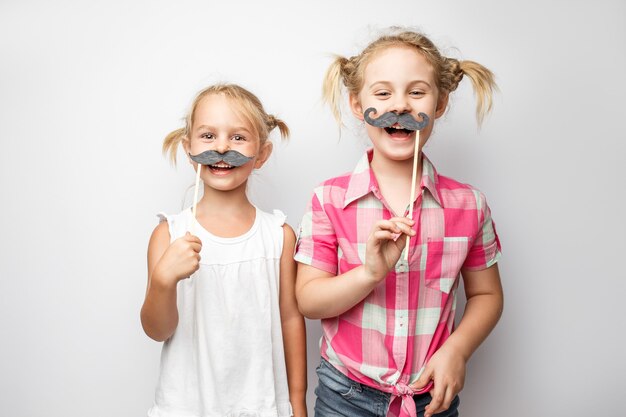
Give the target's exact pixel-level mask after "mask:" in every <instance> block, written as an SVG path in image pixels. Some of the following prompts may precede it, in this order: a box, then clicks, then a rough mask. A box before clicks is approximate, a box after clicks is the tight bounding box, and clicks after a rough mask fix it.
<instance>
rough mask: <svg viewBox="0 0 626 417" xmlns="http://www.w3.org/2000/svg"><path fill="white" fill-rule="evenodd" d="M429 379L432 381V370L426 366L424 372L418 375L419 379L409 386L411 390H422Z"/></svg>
mask: <svg viewBox="0 0 626 417" xmlns="http://www.w3.org/2000/svg"><path fill="white" fill-rule="evenodd" d="M431 379H434V377H433V370H432V369H431V368H429V367H428V366H427V367H426V369H424V372H422V374H421V375H420V377H419V378H417V381H415V382H414V383H412V384H411V388H413V389H414V390H420V389H422V388H424V387H425V386H426V384H428V383H429V382H430V380H431Z"/></svg>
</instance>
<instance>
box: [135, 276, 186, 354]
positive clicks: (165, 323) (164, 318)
mask: <svg viewBox="0 0 626 417" xmlns="http://www.w3.org/2000/svg"><path fill="white" fill-rule="evenodd" d="M141 324H142V326H143V329H144V331H145V332H146V334H147V335H148V336H149V337H150V338H152V339H154V340H156V341H159V342H161V341H164V340H166V339H168V338H169V337H170V336H171V335H172V334H174V330H176V326H177V325H178V308H177V305H176V286H167V285H162V284H160V283H159V282H158V281H155V280H153V281H152V282H151V283H150V285H149V287H148V291H147V293H146V299H145V300H144V303H143V306H142V308H141Z"/></svg>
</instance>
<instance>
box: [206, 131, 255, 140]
mask: <svg viewBox="0 0 626 417" xmlns="http://www.w3.org/2000/svg"><path fill="white" fill-rule="evenodd" d="M200 139H202V140H204V141H207V142H211V141H213V140H215V139H216V135H215V134H213V133H211V132H204V133H201V134H200ZM230 140H231V141H233V142H245V141H246V140H247V139H246V137H245V136H243V135H240V134H237V133H236V134H234V135H232V136H231V137H230Z"/></svg>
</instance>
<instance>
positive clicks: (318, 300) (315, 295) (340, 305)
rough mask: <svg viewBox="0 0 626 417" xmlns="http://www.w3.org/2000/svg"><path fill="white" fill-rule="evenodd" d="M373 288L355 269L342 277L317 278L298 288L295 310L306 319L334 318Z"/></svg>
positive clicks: (364, 276)
mask: <svg viewBox="0 0 626 417" xmlns="http://www.w3.org/2000/svg"><path fill="white" fill-rule="evenodd" d="M376 285H377V283H376V282H375V281H374V280H372V279H371V278H370V277H368V275H367V274H366V272H365V269H364V267H363V266H362V265H361V266H358V267H356V268H354V269H352V270H350V271H348V272H346V273H345V274H341V275H337V276H320V277H319V278H313V279H310V280H308V281H307V282H306V283H305V284H303V285H302V286H300V287H298V288H297V290H296V297H297V299H298V307H299V309H300V311H301V312H302V314H304V316H306V317H308V318H310V319H323V318H329V317H336V316H338V315H340V314H342V313H344V312H346V311H348V310H349V309H351V308H352V307H354V306H355V305H356V304H358V303H359V302H360V301H362V300H363V299H364V298H365V297H366V296H367V295H368V294H369V293H370V292H371V291H372V290H373V289H374V287H375V286H376Z"/></svg>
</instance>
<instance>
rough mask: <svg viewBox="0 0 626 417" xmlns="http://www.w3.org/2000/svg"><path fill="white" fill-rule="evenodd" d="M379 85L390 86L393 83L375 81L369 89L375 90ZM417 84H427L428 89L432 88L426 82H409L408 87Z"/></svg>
mask: <svg viewBox="0 0 626 417" xmlns="http://www.w3.org/2000/svg"><path fill="white" fill-rule="evenodd" d="M378 84H382V85H384V86H388V85H392V84H393V83H392V82H391V81H375V82H373V83H372V84H370V86H369V88H374V87H376V86H377V85H378ZM415 84H426V85H427V86H428V87H431V85H430V83H429V82H428V81H424V80H413V81H411V82H409V84H408V85H410V86H413V85H415Z"/></svg>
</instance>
